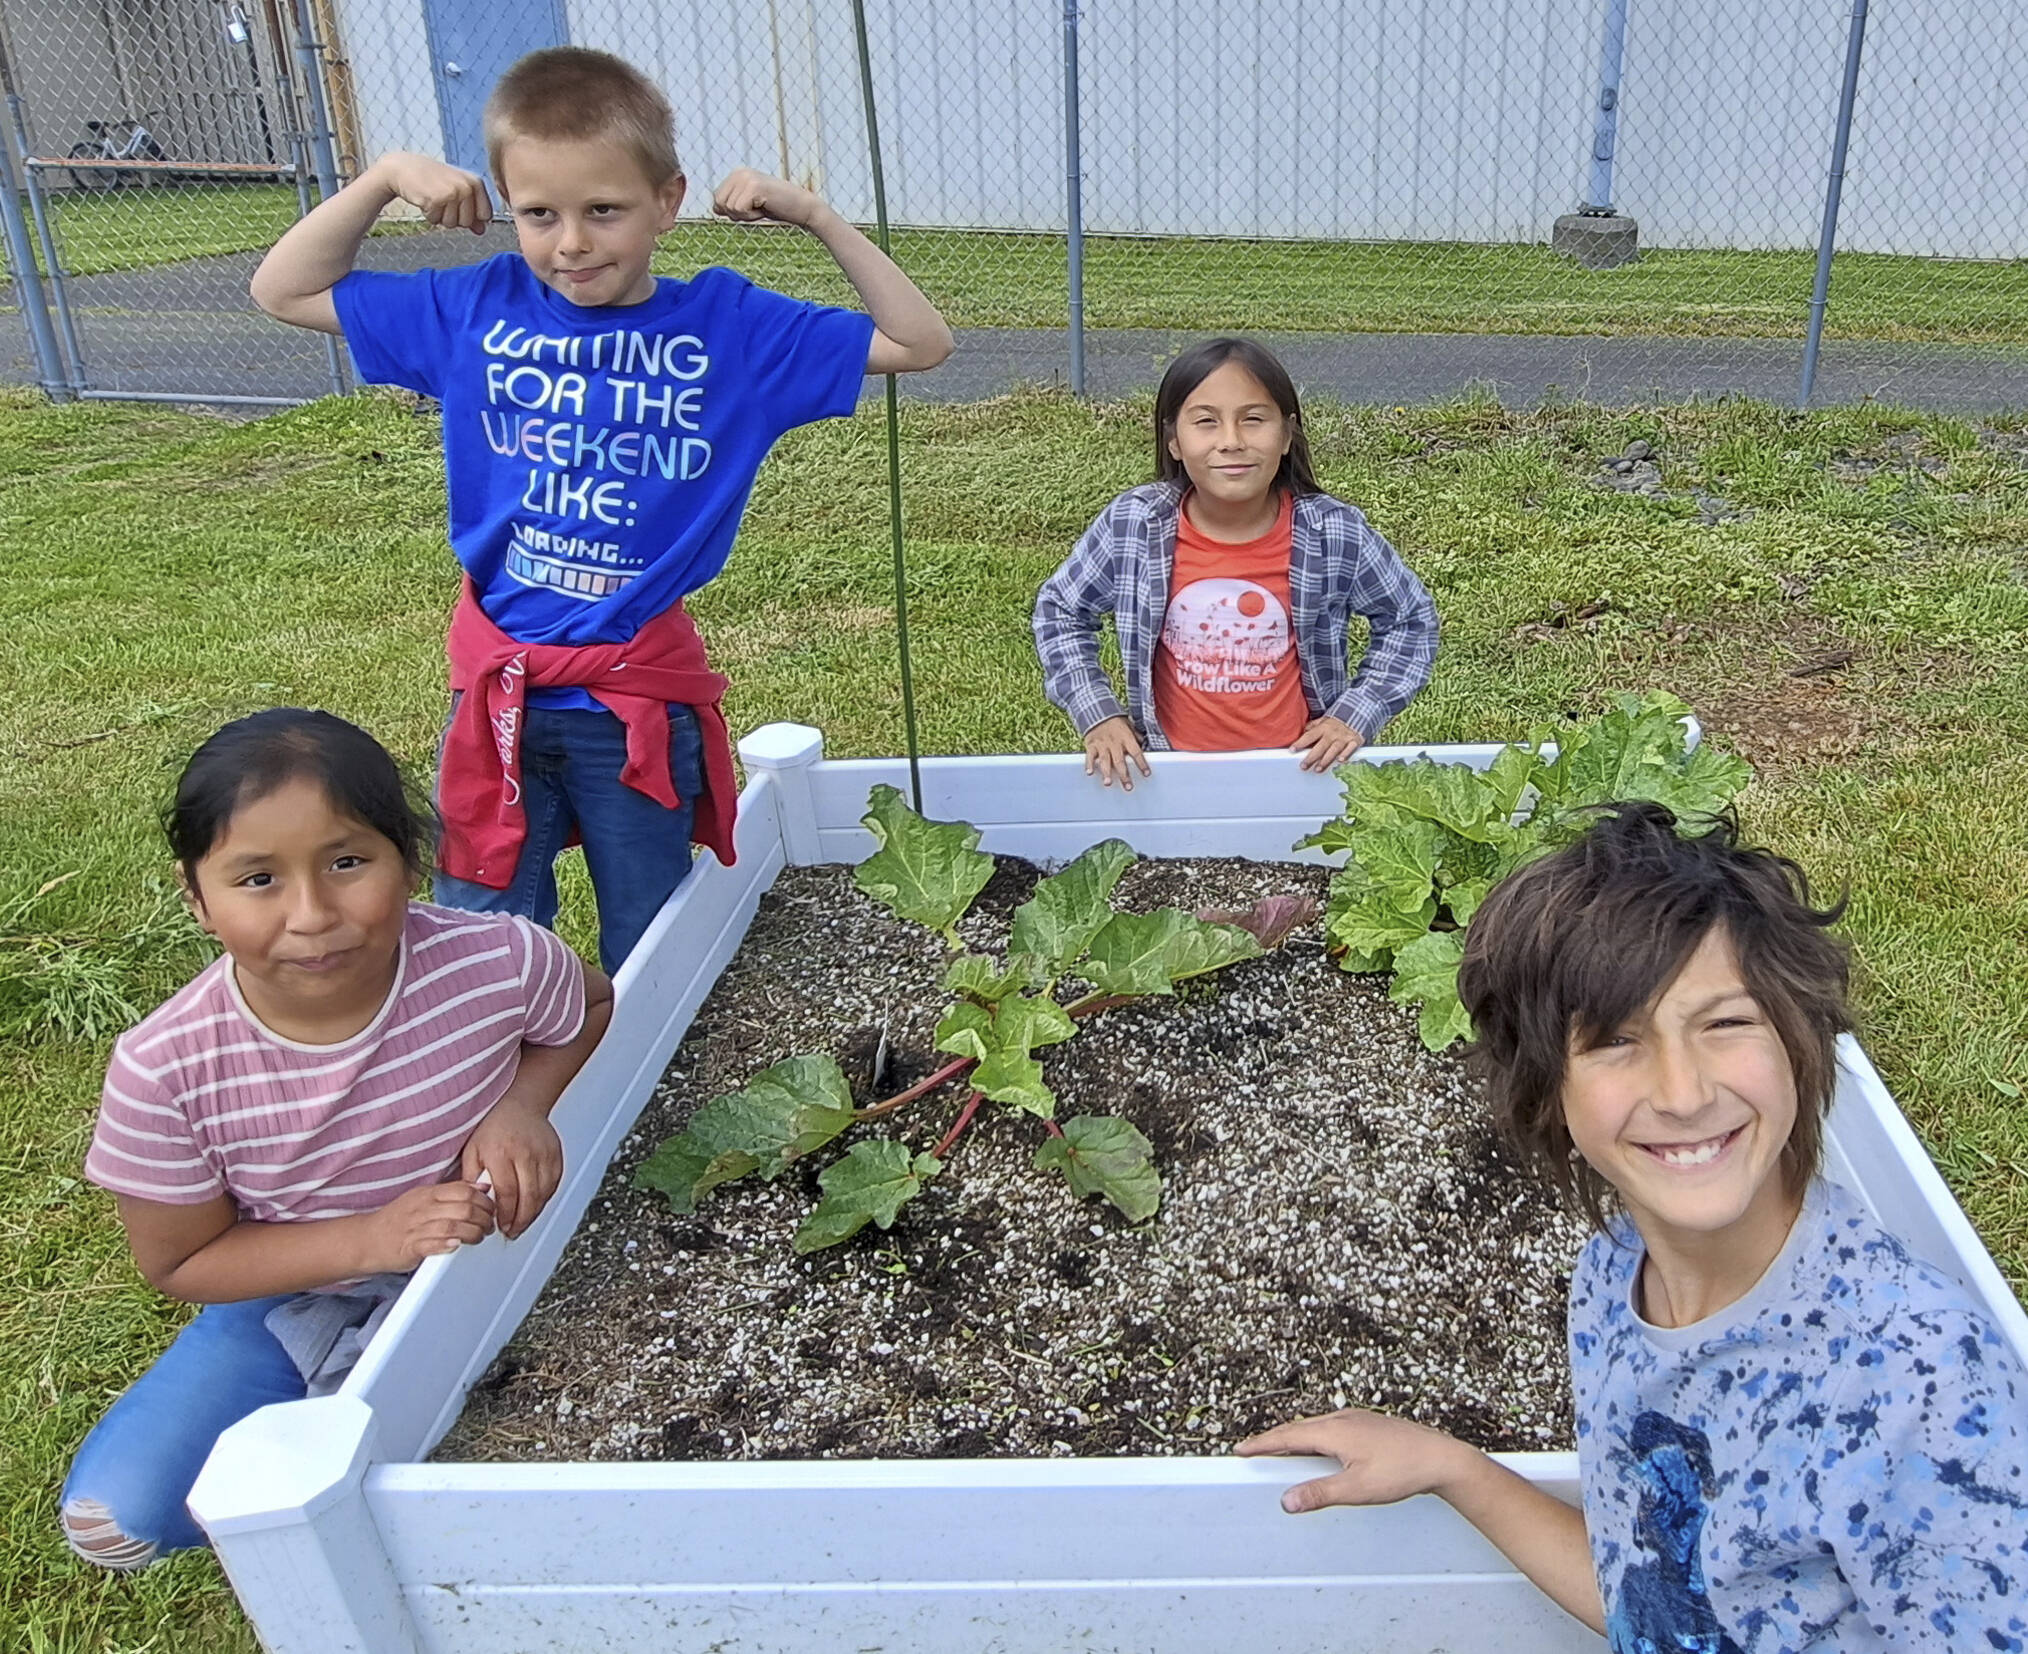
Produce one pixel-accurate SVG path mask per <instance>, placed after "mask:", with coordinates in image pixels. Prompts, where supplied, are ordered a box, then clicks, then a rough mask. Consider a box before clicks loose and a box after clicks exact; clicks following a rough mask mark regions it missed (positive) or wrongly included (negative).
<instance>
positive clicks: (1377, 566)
mask: <svg viewBox="0 0 2028 1654" xmlns="http://www.w3.org/2000/svg"><path fill="white" fill-rule="evenodd" d="M1182 501H1183V490H1182V487H1181V485H1179V484H1177V483H1173V482H1155V483H1148V484H1147V485H1145V486H1144V487H1141V488H1130V489H1128V490H1127V492H1126V493H1124V494H1122V495H1120V497H1119V498H1118V499H1116V500H1114V501H1113V503H1112V504H1111V505H1109V506H1107V507H1106V508H1105V510H1104V511H1102V512H1100V513H1099V517H1098V521H1097V522H1095V523H1093V524H1092V525H1091V527H1090V528H1088V529H1086V530H1085V532H1084V537H1083V538H1082V539H1080V540H1079V541H1078V543H1077V546H1076V548H1075V549H1074V550H1073V551H1072V552H1071V554H1070V556H1069V557H1067V558H1066V559H1065V560H1064V563H1063V566H1062V567H1061V568H1059V569H1058V570H1057V571H1056V572H1055V573H1054V574H1052V575H1051V576H1050V577H1049V579H1048V580H1047V581H1045V582H1044V583H1043V587H1042V590H1041V591H1040V592H1039V593H1038V594H1037V595H1036V599H1035V650H1036V653H1037V654H1039V655H1040V656H1041V657H1042V689H1043V693H1044V694H1046V695H1047V696H1048V697H1049V698H1050V700H1052V701H1053V702H1055V703H1056V705H1058V706H1060V707H1062V708H1063V710H1064V711H1065V712H1067V713H1068V714H1069V715H1070V721H1071V722H1072V723H1074V724H1075V725H1077V731H1078V734H1079V735H1080V736H1082V735H1083V734H1085V733H1086V732H1087V731H1088V730H1090V729H1091V727H1092V726H1093V725H1094V724H1098V723H1103V722H1104V721H1105V720H1106V719H1107V718H1117V717H1121V716H1123V715H1124V716H1125V717H1127V718H1128V719H1130V720H1132V722H1133V725H1134V727H1135V729H1137V730H1138V731H1140V734H1141V738H1142V740H1143V741H1144V742H1145V743H1146V744H1147V745H1148V746H1149V747H1151V748H1164V747H1167V746H1168V745H1169V740H1168V737H1167V736H1166V735H1164V734H1163V733H1162V726H1161V725H1160V724H1159V723H1158V722H1157V721H1156V719H1155V690H1154V673H1155V645H1156V643H1157V642H1158V641H1159V640H1160V638H1161V636H1162V619H1163V616H1164V615H1165V614H1166V613H1167V612H1168V608H1169V581H1170V574H1171V571H1172V569H1173V567H1174V564H1175V559H1176V519H1177V514H1178V513H1179V511H1180V510H1181V508H1182ZM1289 598H1290V607H1291V610H1292V611H1293V612H1292V615H1291V620H1292V622H1293V624H1294V627H1295V637H1296V663H1297V665H1298V666H1299V667H1300V668H1301V670H1302V675H1303V699H1304V700H1306V701H1307V702H1308V703H1309V707H1310V715H1311V716H1312V717H1313V718H1314V717H1319V716H1322V715H1324V714H1326V713H1328V714H1329V715H1330V716H1331V717H1333V718H1339V719H1342V720H1344V722H1346V723H1348V724H1350V725H1351V726H1352V727H1353V728H1354V729H1356V730H1358V731H1359V733H1360V734H1361V735H1363V736H1364V737H1365V738H1366V739H1367V740H1369V741H1371V740H1372V739H1373V738H1374V736H1376V735H1378V734H1379V733H1380V731H1381V729H1382V727H1383V726H1384V725H1385V724H1386V723H1387V721H1388V720H1389V719H1390V718H1392V717H1393V716H1394V715H1395V714H1396V713H1397V712H1399V711H1400V710H1401V709H1402V708H1403V707H1405V706H1407V705H1408V703H1409V702H1410V701H1412V700H1414V699H1415V696H1416V692H1417V691H1418V690H1420V689H1421V688H1422V686H1423V685H1424V684H1426V683H1428V682H1429V674H1430V667H1431V666H1432V665H1433V664H1434V663H1435V661H1436V647H1437V616H1436V605H1435V604H1434V603H1432V602H1431V601H1430V596H1429V593H1428V592H1427V591H1425V590H1424V589H1423V584H1422V582H1421V581H1420V580H1418V579H1416V577H1415V576H1414V575H1413V574H1411V573H1410V572H1409V569H1408V565H1407V564H1406V563H1404V562H1402V560H1401V558H1400V556H1399V554H1398V553H1396V551H1395V549H1394V547H1392V546H1391V545H1389V544H1388V543H1387V541H1386V540H1385V539H1383V538H1382V537H1381V536H1380V535H1379V534H1378V533H1376V532H1375V531H1374V529H1373V528H1372V526H1371V525H1370V524H1368V523H1367V521H1366V519H1365V518H1364V517H1363V516H1361V515H1360V513H1359V512H1358V510H1357V509H1356V508H1355V507H1353V506H1349V505H1347V504H1346V503H1345V502H1344V501H1343V500H1336V499H1333V498H1332V497H1331V496H1330V495H1329V494H1305V495H1302V496H1300V497H1298V499H1297V500H1296V509H1295V523H1294V529H1293V544H1292V546H1291V548H1290V552H1289ZM1108 614H1110V615H1111V616H1112V617H1113V626H1114V629H1115V630H1116V631H1117V632H1118V633H1119V638H1120V658H1121V660H1122V661H1123V662H1124V664H1125V666H1126V673H1127V702H1126V705H1125V706H1122V705H1121V704H1120V701H1119V697H1118V696H1117V695H1116V694H1115V693H1114V689H1113V684H1112V680H1111V679H1110V678H1108V677H1107V676H1106V671H1105V668H1104V667H1103V666H1101V665H1100V664H1099V622H1100V620H1101V619H1102V618H1103V617H1104V616H1105V615H1108ZM1355 614H1360V615H1364V616H1365V617H1366V623H1367V626H1368V627H1369V629H1370V632H1369V637H1368V639H1367V645H1366V657H1365V659H1363V660H1362V661H1361V662H1360V663H1359V672H1358V675H1357V676H1356V677H1355V676H1353V675H1352V674H1350V673H1349V672H1348V671H1347V669H1346V664H1345V652H1346V643H1347V635H1346V627H1347V624H1348V622H1349V621H1350V620H1351V618H1352V616H1353V615H1355Z"/></svg>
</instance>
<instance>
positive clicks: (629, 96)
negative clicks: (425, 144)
mask: <svg viewBox="0 0 2028 1654" xmlns="http://www.w3.org/2000/svg"><path fill="white" fill-rule="evenodd" d="M485 134H486V162H487V165H489V166H490V167H491V168H492V169H493V182H494V183H496V184H498V185H500V191H501V193H502V194H503V195H504V194H506V192H507V187H506V183H505V181H504V180H503V179H502V177H501V174H500V153H501V151H502V150H504V149H505V148H506V147H507V145H508V144H509V143H510V142H512V141H513V140H514V139H516V138H532V139H534V140H536V141H537V142H538V143H582V142H584V141H586V140H587V139H604V140H605V141H606V142H608V143H612V144H617V145H618V146H619V147H620V148H621V149H624V150H625V151H627V153H628V154H630V155H632V156H633V157H634V159H635V160H637V161H638V162H640V163H641V170H642V171H643V172H644V173H645V174H647V178H648V182H649V183H651V184H653V185H654V186H655V187H656V188H657V189H660V188H661V187H662V186H663V185H664V184H666V183H668V182H669V180H670V179H672V178H680V177H682V176H683V163H682V162H681V161H680V160H678V159H677V158H676V116H675V114H674V113H673V112H672V111H671V110H670V108H669V100H668V99H667V98H665V97H664V96H662V93H661V91H660V90H659V89H658V88H657V87H656V85H655V83H654V82H653V81H651V80H649V79H648V77H647V76H646V75H644V74H642V73H641V71H640V70H638V69H636V68H635V67H634V66H633V65H632V64H631V63H628V62H626V61H624V60H623V59H621V58H617V57H614V56H613V55H612V53H610V52H595V51H592V50H591V49H590V48H588V47H584V46H546V47H544V48H543V49H542V50H541V51H539V52H530V53H529V54H528V55H527V56H526V57H524V58H522V59H521V60H520V61H519V62H518V63H516V64H515V65H514V66H513V67H512V68H511V69H509V70H508V71H507V72H506V73H505V74H504V75H502V76H501V77H500V81H499V84H498V85H496V86H495V87H494V88H493V95H492V96H491V97H489V98H488V99H487V100H486V114H485Z"/></svg>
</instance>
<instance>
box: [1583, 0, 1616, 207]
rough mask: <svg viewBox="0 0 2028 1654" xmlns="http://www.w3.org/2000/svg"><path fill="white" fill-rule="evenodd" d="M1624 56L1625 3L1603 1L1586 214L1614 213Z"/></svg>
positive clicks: (1586, 191) (1585, 204)
mask: <svg viewBox="0 0 2028 1654" xmlns="http://www.w3.org/2000/svg"><path fill="white" fill-rule="evenodd" d="M1626 55H1627V0H1606V16H1605V38H1604V39H1603V41H1602V42H1601V43H1600V46H1599V56H1598V109H1597V111H1596V113H1595V114H1594V116H1593V119H1592V128H1591V178H1590V181H1589V184H1588V186H1587V188H1586V190H1585V195H1584V205H1583V207H1581V208H1580V209H1579V210H1580V211H1582V212H1586V213H1594V214H1599V213H1610V212H1611V211H1612V210H1613V149H1614V146H1615V145H1616V144H1617V143H1618V141H1619V130H1620V69H1621V65H1622V64H1623V63H1624V61H1625V59H1626Z"/></svg>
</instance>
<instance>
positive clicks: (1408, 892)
mask: <svg viewBox="0 0 2028 1654" xmlns="http://www.w3.org/2000/svg"><path fill="white" fill-rule="evenodd" d="M1689 711H1690V709H1689V708H1688V707H1687V706H1685V705H1684V704H1683V703H1682V702H1681V701H1679V700H1678V699H1676V697H1675V696H1673V695H1670V694H1666V693H1663V692H1660V691H1650V692H1649V693H1647V694H1645V695H1631V694H1623V695H1619V696H1616V697H1615V698H1614V701H1613V705H1612V709H1611V710H1610V711H1608V712H1607V713H1606V714H1605V716H1603V717H1602V718H1599V719H1597V720H1596V721H1595V722H1593V723H1590V724H1585V725H1580V726H1577V727H1575V728H1571V729H1567V730H1561V731H1551V730H1550V729H1548V728H1546V727H1545V728H1542V729H1538V730H1536V731H1535V732H1534V733H1533V734H1532V735H1531V736H1530V737H1529V739H1528V740H1526V741H1523V742H1517V743H1515V744H1513V745H1511V746H1508V747H1506V748H1504V749H1503V750H1502V751H1501V752H1500V753H1499V755H1498V756H1497V757H1496V758H1495V759H1494V760H1493V762H1492V763H1491V764H1490V765H1489V766H1488V767H1487V768H1485V769H1483V770H1477V769H1473V768H1471V767H1470V766H1468V765H1464V764H1439V763H1437V762H1435V761H1434V760H1433V759H1429V758H1416V759H1412V760H1409V761H1406V762H1391V763H1385V764H1362V763H1357V762H1354V763H1350V764H1346V765H1344V766H1342V767H1341V768H1340V769H1339V770H1338V772H1337V774H1338V779H1339V780H1340V781H1341V782H1342V783H1343V784H1344V788H1345V811H1344V814H1343V815H1341V816H1340V817H1339V818H1338V819H1336V820H1334V821H1329V822H1326V823H1325V824H1324V825H1323V827H1321V828H1320V829H1319V830H1318V831H1317V832H1315V833H1313V834H1311V835H1310V836H1309V837H1308V838H1306V839H1303V840H1302V841H1301V842H1300V843H1298V844H1297V845H1296V848H1297V849H1299V850H1301V849H1307V848H1310V847H1313V846H1314V847H1315V848H1318V849H1321V850H1324V851H1327V852H1330V851H1346V852H1349V856H1348V859H1347V860H1346V862H1345V864H1344V867H1343V868H1342V869H1341V870H1340V871H1339V872H1338V873H1337V875H1336V876H1335V877H1334V878H1333V879H1332V881H1331V893H1330V900H1329V903H1328V905H1327V907H1326V910H1325V921H1324V933H1325V938H1326V942H1327V945H1328V947H1329V949H1330V951H1331V952H1332V954H1333V955H1334V957H1336V959H1337V961H1338V963H1339V964H1340V965H1341V966H1342V967H1343V968H1344V969H1346V970H1348V971H1388V970H1391V971H1392V972H1393V973H1394V982H1393V985H1392V987H1391V988H1390V989H1389V995H1390V997H1391V998H1392V999H1394V1000H1395V1002H1396V1003H1398V1004H1404V1005H1417V1006H1419V1007H1420V1008H1421V1011H1420V1019H1421V1028H1420V1031H1421V1034H1422V1042H1423V1044H1424V1045H1425V1046H1427V1047H1428V1048H1429V1049H1430V1050H1432V1051H1440V1050H1442V1049H1443V1048H1444V1047H1445V1046H1448V1045H1450V1044H1452V1043H1453V1042H1455V1041H1457V1040H1460V1039H1469V1038H1470V1037H1471V1031H1472V1027H1471V1018H1470V1017H1469V1016H1468V1015H1467V1014H1466V1012H1465V1008H1464V1006H1463V1005H1462V1004H1461V1003H1460V1001H1459V999H1458V965H1459V962H1460V961H1461V960H1462V959H1463V958H1464V951H1465V946H1464V939H1465V933H1466V930H1467V929H1468V927H1469V926H1470V925H1471V922H1472V915H1473V914H1474V913H1475V912H1476V911H1477V910H1478V906H1479V904H1480V902H1482V901H1484V900H1485V898H1486V896H1487V894H1488V892H1490V891H1491V890H1492V888H1493V886H1494V885H1495V884H1497V883H1498V882H1499V881H1500V880H1501V879H1503V878H1505V877H1506V876H1507V875H1508V874H1509V873H1511V872H1513V871H1514V870H1515V869H1516V868H1518V867H1521V866H1523V865H1524V864H1526V863H1527V862H1530V861H1532V860H1534V859H1535V858H1536V857H1537V856H1540V855H1542V854H1544V853H1545V852H1547V851H1549V850H1553V849H1555V848H1556V847H1557V846H1559V845H1561V844H1567V843H1569V842H1570V841H1571V840H1572V839H1574V838H1575V837H1577V835H1578V834H1579V833H1581V832H1582V831H1583V829H1584V826H1585V823H1586V821H1587V820H1588V813H1587V812H1589V811H1590V810H1592V809H1593V808H1594V807H1595V806H1598V805H1602V804H1611V803H1630V802H1633V801H1636V800H1648V801H1652V802H1655V803H1659V804H1663V805H1666V806H1667V807H1668V808H1669V809H1670V810H1672V811H1673V812H1674V813H1675V814H1676V816H1677V817H1678V818H1679V819H1682V820H1687V821H1689V822H1690V823H1691V824H1692V825H1693V826H1694V825H1696V823H1697V820H1698V818H1700V817H1709V816H1710V815H1711V814H1713V813H1714V812H1716V811H1718V810H1720V809H1723V808H1724V807H1725V805H1727V804H1728V803H1730V802H1731V800H1732V799H1733V798H1734V797H1735V796H1736V795H1737V794H1738V793H1739V791H1740V790H1741V789H1742V788H1743V787H1744V786H1745V785H1746V783H1747V781H1748V780H1749V779H1750V778H1751V773H1752V772H1751V771H1750V770H1749V769H1748V768H1747V765H1746V763H1745V761H1744V760H1742V759H1739V758H1736V757H1733V756H1731V755H1730V754H1727V753H1721V752H1719V751H1717V750H1715V749H1714V748H1712V747H1710V746H1706V745H1703V744H1699V745H1697V746H1695V747H1692V746H1691V745H1690V744H1689V732H1688V727H1687V726H1686V725H1685V723H1684V721H1683V720H1684V719H1685V718H1686V717H1687V716H1688V715H1689ZM1552 741H1553V742H1554V744H1555V752H1554V755H1553V756H1551V755H1550V753H1549V747H1550V744H1551V742H1552Z"/></svg>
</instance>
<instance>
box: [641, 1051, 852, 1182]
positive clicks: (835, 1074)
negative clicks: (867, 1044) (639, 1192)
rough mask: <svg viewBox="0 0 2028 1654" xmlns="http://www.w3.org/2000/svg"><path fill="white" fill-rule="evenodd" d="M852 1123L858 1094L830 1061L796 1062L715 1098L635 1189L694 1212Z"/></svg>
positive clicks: (772, 1172) (646, 1164)
mask: <svg viewBox="0 0 2028 1654" xmlns="http://www.w3.org/2000/svg"><path fill="white" fill-rule="evenodd" d="M851 1123H852V1088H851V1087H850V1086H849V1085H848V1084H847V1083H846V1080H845V1074H844V1071H843V1070H842V1069H840V1068H839V1066H838V1064H837V1063H836V1062H834V1061H833V1060H832V1059H831V1058H829V1057H826V1056H814V1057H812V1056H805V1057H790V1058H788V1059H787V1060H786V1061H785V1062H778V1063H776V1064H775V1065H774V1066H773V1067H772V1068H769V1069H766V1070H764V1071H763V1072H761V1073H760V1074H757V1075H755V1076H754V1078H753V1080H752V1082H751V1083H749V1084H748V1086H747V1088H746V1089H745V1090H744V1091H732V1092H726V1093H724V1094H722V1095H720V1096H717V1097H714V1098H712V1099H711V1101H710V1102H708V1103H706V1104H705V1105H704V1106H703V1107H702V1108H700V1109H699V1110H698V1111H697V1112H696V1113H695V1114H693V1115H692V1116H691V1117H690V1123H689V1125H688V1126H686V1127H685V1128H684V1129H683V1131H681V1132H680V1133H679V1134H678V1135H676V1136H674V1137H672V1138H670V1139H669V1140H668V1141H667V1142H665V1143H663V1144H662V1145H661V1147H659V1148H658V1149H656V1150H655V1152H654V1153H653V1154H651V1155H650V1156H649V1157H648V1158H647V1159H646V1160H645V1161H643V1162H642V1163H641V1167H640V1169H639V1170H638V1171H636V1172H635V1173H634V1186H635V1187H636V1188H639V1189H654V1190H657V1191H659V1192H660V1193H662V1194H663V1195H665V1196H667V1198H668V1201H669V1204H670V1205H671V1206H672V1207H673V1208H674V1209H675V1210H676V1211H678V1212H688V1211H690V1210H691V1209H692V1208H694V1207H695V1206H696V1204H697V1202H698V1201H699V1200H700V1199H702V1198H703V1197H704V1196H705V1195H706V1194H708V1193H709V1192H710V1191H711V1190H713V1189H715V1188H716V1187H718V1185H719V1184H721V1183H730V1182H732V1181H733V1180H734V1179H735V1178H741V1177H746V1176H748V1175H749V1174H751V1173H753V1172H759V1173H760V1174H761V1176H763V1177H766V1178H770V1179H772V1178H776V1177H779V1176H780V1175H781V1173H782V1172H783V1170H784V1169H785V1168H786V1167H787V1166H789V1165H790V1163H791V1162H793V1161H795V1160H798V1159H800V1158H801V1157H802V1156H804V1155H806V1154H808V1153H810V1152H811V1151H812V1150H813V1149H819V1148H822V1147H823V1146H824V1145H825V1144H826V1143H828V1142H830V1141H831V1139H832V1138H834V1137H836V1136H837V1135H838V1134H839V1133H840V1132H841V1131H843V1130H844V1129H845V1128H846V1127H847V1126H849V1125H850V1124H851Z"/></svg>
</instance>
